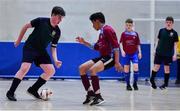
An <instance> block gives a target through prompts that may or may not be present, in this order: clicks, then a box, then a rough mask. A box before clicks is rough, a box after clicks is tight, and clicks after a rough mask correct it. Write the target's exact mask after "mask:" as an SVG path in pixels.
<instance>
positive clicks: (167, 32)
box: [150, 16, 178, 89]
mask: <svg viewBox="0 0 180 111" xmlns="http://www.w3.org/2000/svg"><path fill="white" fill-rule="evenodd" d="M173 24H174V19H173V17H171V16H169V17H167V18H166V22H165V26H166V27H165V28H162V29H160V30H159V34H158V41H157V42H158V43H157V47H156V51H155V58H154V67H153V70H152V74H151V78H150V82H151V87H152V88H153V89H156V88H157V86H156V84H155V81H154V79H155V77H156V74H157V72H158V71H159V68H160V66H161V64H162V63H163V64H164V84H162V85H161V86H160V87H159V88H160V89H165V88H166V87H168V81H169V75H170V64H171V63H172V61H175V60H176V59H177V58H176V55H177V52H176V49H177V42H178V33H177V32H176V31H175V30H174V29H173Z"/></svg>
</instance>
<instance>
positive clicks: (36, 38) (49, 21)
mask: <svg viewBox="0 0 180 111" xmlns="http://www.w3.org/2000/svg"><path fill="white" fill-rule="evenodd" d="M64 16H65V11H64V9H63V8H62V7H59V6H55V7H54V8H53V9H52V12H51V18H42V17H39V18H36V19H34V20H32V21H31V22H30V23H27V24H25V25H24V26H23V28H22V29H21V31H20V34H19V37H18V39H17V40H16V41H15V43H14V46H15V47H17V46H18V45H19V44H20V42H21V40H22V38H23V36H24V34H25V33H26V31H27V29H29V28H34V30H33V32H32V33H31V34H30V35H29V37H28V39H27V40H26V42H25V44H24V47H23V58H22V64H21V67H20V69H19V70H18V72H17V73H16V75H15V77H14V79H13V81H12V84H11V87H10V89H9V90H8V91H7V93H6V96H7V98H8V99H9V100H11V101H17V99H16V97H15V96H14V92H15V90H16V88H17V87H18V85H19V84H20V82H21V80H22V79H23V77H24V76H25V75H26V74H27V72H28V71H29V69H30V67H31V64H32V63H33V62H34V63H35V65H36V66H38V67H41V68H42V70H43V71H44V73H42V74H41V75H40V77H39V78H38V80H37V81H36V82H35V83H34V84H33V85H32V86H31V87H29V88H28V90H27V92H28V93H29V94H31V95H33V96H34V97H35V98H38V99H41V97H40V96H39V94H38V89H39V88H40V87H41V86H42V85H44V84H45V83H46V81H47V80H49V78H50V77H51V76H53V75H54V73H55V69H54V66H53V64H52V62H51V59H50V56H49V55H48V53H47V50H46V47H47V46H48V44H49V43H51V53H52V57H53V60H54V64H55V66H56V67H57V68H59V67H60V66H61V64H62V62H61V61H59V60H58V58H57V51H56V46H57V43H58V40H59V38H60V35H61V31H60V29H59V27H58V24H59V23H60V22H61V21H62V19H63V17H64Z"/></svg>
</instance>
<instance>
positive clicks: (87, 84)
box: [79, 60, 95, 104]
mask: <svg viewBox="0 0 180 111" xmlns="http://www.w3.org/2000/svg"><path fill="white" fill-rule="evenodd" d="M94 64H95V63H94V62H93V60H89V61H87V62H85V63H83V64H81V65H80V66H79V73H80V76H81V80H82V84H83V86H84V88H85V90H86V91H87V95H86V100H85V101H84V102H83V104H88V103H90V102H91V101H92V100H93V99H94V91H93V89H92V87H91V85H90V81H89V78H88V75H87V71H88V70H89V68H90V67H91V66H92V65H94Z"/></svg>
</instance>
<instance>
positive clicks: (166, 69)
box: [160, 57, 172, 89]
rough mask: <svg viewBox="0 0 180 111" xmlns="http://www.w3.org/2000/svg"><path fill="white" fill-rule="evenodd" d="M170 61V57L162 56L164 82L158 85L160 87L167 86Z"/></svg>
mask: <svg viewBox="0 0 180 111" xmlns="http://www.w3.org/2000/svg"><path fill="white" fill-rule="evenodd" d="M170 63H172V57H164V84H163V85H161V86H160V89H165V88H166V87H168V83H169V76H170Z"/></svg>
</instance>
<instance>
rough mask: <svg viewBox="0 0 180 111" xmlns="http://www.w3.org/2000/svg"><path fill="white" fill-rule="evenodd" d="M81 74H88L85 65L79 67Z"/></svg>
mask: <svg viewBox="0 0 180 111" xmlns="http://www.w3.org/2000/svg"><path fill="white" fill-rule="evenodd" d="M79 72H80V74H81V75H82V74H85V73H86V67H85V66H84V65H80V66H79Z"/></svg>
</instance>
